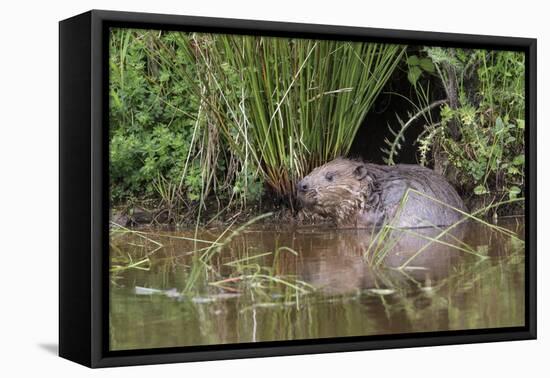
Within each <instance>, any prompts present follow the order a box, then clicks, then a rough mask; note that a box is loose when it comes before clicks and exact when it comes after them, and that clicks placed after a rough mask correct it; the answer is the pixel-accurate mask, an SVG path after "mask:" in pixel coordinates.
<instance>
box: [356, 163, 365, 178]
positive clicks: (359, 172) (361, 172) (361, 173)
mask: <svg viewBox="0 0 550 378" xmlns="http://www.w3.org/2000/svg"><path fill="white" fill-rule="evenodd" d="M353 175H354V176H355V178H357V180H362V179H364V178H365V176H366V175H367V167H365V165H364V164H360V165H358V166H357V168H355V169H354V170H353Z"/></svg>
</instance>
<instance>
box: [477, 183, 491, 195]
mask: <svg viewBox="0 0 550 378" xmlns="http://www.w3.org/2000/svg"><path fill="white" fill-rule="evenodd" d="M474 193H475V194H476V195H478V196H479V195H482V194H487V193H489V191H488V190H487V189H486V188H485V186H483V185H478V186H476V187H475V188H474Z"/></svg>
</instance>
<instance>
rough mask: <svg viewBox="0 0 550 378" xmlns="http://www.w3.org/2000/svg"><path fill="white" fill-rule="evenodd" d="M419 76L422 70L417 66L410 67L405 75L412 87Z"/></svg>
mask: <svg viewBox="0 0 550 378" xmlns="http://www.w3.org/2000/svg"><path fill="white" fill-rule="evenodd" d="M420 75H422V70H421V69H420V68H419V67H418V66H412V67H410V68H409V72H408V73H407V79H409V81H410V83H411V84H412V85H416V82H417V81H418V79H419V78H420Z"/></svg>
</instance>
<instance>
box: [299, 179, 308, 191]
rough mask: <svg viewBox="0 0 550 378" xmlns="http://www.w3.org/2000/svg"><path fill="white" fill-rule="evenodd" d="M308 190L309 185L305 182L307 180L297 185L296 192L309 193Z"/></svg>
mask: <svg viewBox="0 0 550 378" xmlns="http://www.w3.org/2000/svg"><path fill="white" fill-rule="evenodd" d="M308 189H309V185H308V184H307V182H305V180H300V181H299V182H298V183H297V184H296V190H297V191H298V192H307V190H308Z"/></svg>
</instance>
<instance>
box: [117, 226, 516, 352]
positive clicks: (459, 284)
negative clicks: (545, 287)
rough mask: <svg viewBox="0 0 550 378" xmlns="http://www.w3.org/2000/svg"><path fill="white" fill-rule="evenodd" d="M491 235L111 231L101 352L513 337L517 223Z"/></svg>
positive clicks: (469, 229)
mask: <svg viewBox="0 0 550 378" xmlns="http://www.w3.org/2000/svg"><path fill="white" fill-rule="evenodd" d="M499 226H500V227H502V229H501V230H497V229H494V228H491V227H487V226H484V225H480V224H464V225H461V226H459V227H456V228H455V229H453V230H452V231H448V232H447V233H446V234H445V235H443V236H442V235H440V234H441V232H442V230H440V229H421V230H414V231H406V232H405V231H399V230H394V231H392V232H387V233H385V234H381V233H379V232H378V231H376V230H335V229H331V228H285V227H265V226H264V227H257V226H251V227H248V228H246V229H245V230H241V231H239V232H237V233H234V234H233V233H232V232H231V231H228V232H225V233H224V232H223V231H224V230H216V229H214V230H205V231H200V232H198V233H197V234H194V233H193V232H185V231H180V232H174V231H172V232H169V231H158V230H139V232H113V233H112V235H111V270H112V272H111V287H110V293H111V298H110V347H111V349H112V350H127V349H137V348H158V347H174V346H191V345H207V344H225V343H241V342H261V341H275V340H294V339H312V338H324V337H342V336H360V335H380V334H382V335H385V334H395V333H410V332H425V331H440V330H464V329H476V328H492V327H512V326H522V325H523V324H524V311H525V309H524V304H525V298H524V292H525V291H524V287H525V286H524V278H525V277H524V244H523V243H522V240H523V237H524V236H523V232H524V228H523V218H509V219H506V220H503V221H501V222H500V223H499ZM506 230H511V231H512V232H513V233H514V234H515V235H517V236H514V235H511V234H510V233H509V232H508V231H506ZM190 239H198V240H190ZM434 239H435V240H436V241H434ZM212 242H215V243H214V244H213V243H212Z"/></svg>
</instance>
